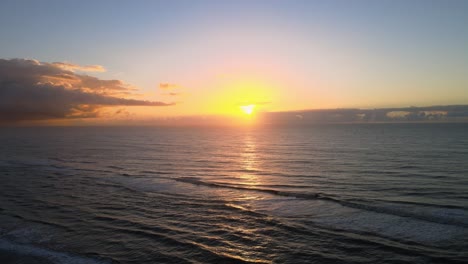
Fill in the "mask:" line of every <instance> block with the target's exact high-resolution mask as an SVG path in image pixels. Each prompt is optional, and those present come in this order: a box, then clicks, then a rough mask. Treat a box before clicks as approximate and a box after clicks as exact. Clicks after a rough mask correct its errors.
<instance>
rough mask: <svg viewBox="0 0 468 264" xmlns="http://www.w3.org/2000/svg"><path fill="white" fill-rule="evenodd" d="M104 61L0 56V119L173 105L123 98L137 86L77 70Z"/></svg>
mask: <svg viewBox="0 0 468 264" xmlns="http://www.w3.org/2000/svg"><path fill="white" fill-rule="evenodd" d="M104 70H105V69H104V67H102V66H100V65H91V66H79V65H75V64H71V63H59V62H54V63H45V62H39V61H36V60H26V59H10V60H7V59H0V122H15V121H22V120H45V119H57V118H90V117H98V116H99V113H100V111H99V110H100V109H101V108H102V107H105V106H169V105H173V103H164V102H154V101H145V100H136V99H127V98H123V97H124V96H127V97H128V96H131V95H132V92H134V91H135V90H136V89H135V88H134V87H132V86H130V85H127V84H125V83H124V82H122V81H120V80H101V79H98V78H96V77H92V76H88V75H81V74H77V73H75V71H98V72H99V71H104Z"/></svg>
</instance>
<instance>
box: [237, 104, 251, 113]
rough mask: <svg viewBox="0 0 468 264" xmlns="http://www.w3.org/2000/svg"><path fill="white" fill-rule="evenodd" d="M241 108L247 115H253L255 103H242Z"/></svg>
mask: <svg viewBox="0 0 468 264" xmlns="http://www.w3.org/2000/svg"><path fill="white" fill-rule="evenodd" d="M240 109H241V110H242V111H243V112H244V113H245V114H247V115H251V114H252V113H253V111H254V109H255V105H254V104H249V105H242V106H241V107H240Z"/></svg>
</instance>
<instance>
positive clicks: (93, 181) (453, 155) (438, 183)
mask: <svg viewBox="0 0 468 264" xmlns="http://www.w3.org/2000/svg"><path fill="white" fill-rule="evenodd" d="M0 143H1V144H0V177H1V178H0V180H1V184H0V256H1V257H0V261H2V260H3V261H2V262H11V263H15V262H16V263H18V262H21V261H23V263H33V262H32V261H33V260H34V261H36V262H37V263H49V262H51V263H112V262H117V263H238V262H260V263H466V262H468V125H467V124H385V125H384V124H376V125H329V126H313V127H306V128H304V127H301V128H299V127H275V128H273V127H272V128H190V129H188V128H149V127H146V128H141V127H140V128H136V127H130V128H90V127H88V128H76V127H75V128H2V129H1V131H0ZM34 263H35V262H34Z"/></svg>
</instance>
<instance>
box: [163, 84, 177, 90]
mask: <svg viewBox="0 0 468 264" xmlns="http://www.w3.org/2000/svg"><path fill="white" fill-rule="evenodd" d="M178 87H179V86H178V85H177V84H174V83H160V84H159V89H174V88H178Z"/></svg>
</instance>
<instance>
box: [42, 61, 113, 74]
mask: <svg viewBox="0 0 468 264" xmlns="http://www.w3.org/2000/svg"><path fill="white" fill-rule="evenodd" d="M51 64H52V65H54V66H57V67H59V68H61V69H64V70H68V71H72V72H74V71H83V72H105V71H106V69H105V68H104V67H103V66H101V65H86V66H81V65H77V64H73V63H68V62H53V63H51Z"/></svg>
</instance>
